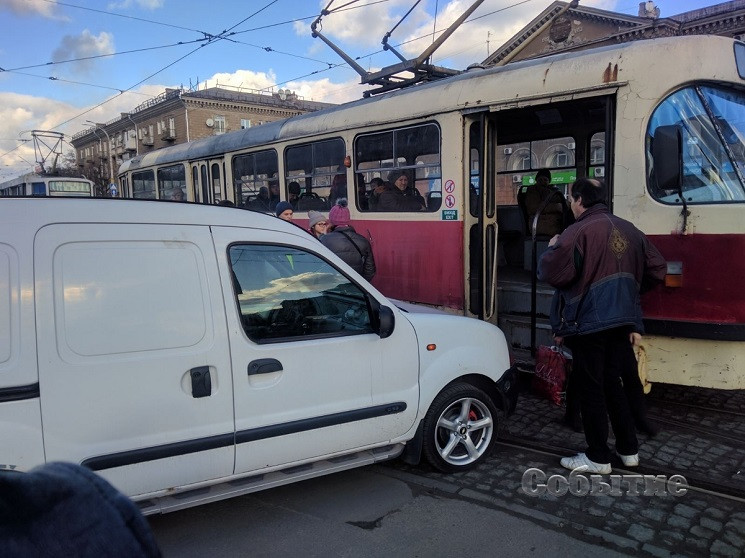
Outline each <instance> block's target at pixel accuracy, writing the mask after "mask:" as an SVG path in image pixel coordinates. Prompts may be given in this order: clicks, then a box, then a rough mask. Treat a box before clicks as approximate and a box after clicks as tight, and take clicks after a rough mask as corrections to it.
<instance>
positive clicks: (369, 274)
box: [320, 198, 375, 281]
mask: <svg viewBox="0 0 745 558" xmlns="http://www.w3.org/2000/svg"><path fill="white" fill-rule="evenodd" d="M349 221H350V215H349V208H348V207H347V200H346V198H339V199H338V200H336V205H335V206H334V207H332V208H331V211H329V222H330V223H331V225H333V227H334V229H333V230H332V231H331V232H330V233H328V234H325V235H323V236H322V237H321V238H320V240H321V244H323V245H324V246H325V247H326V248H328V249H329V250H331V251H332V252H333V253H334V254H336V255H337V256H339V257H340V258H341V259H342V260H344V262H345V263H346V264H348V265H349V266H350V267H351V268H352V269H354V270H355V271H356V272H357V273H359V274H360V275H362V277H364V278H365V279H367V280H368V281H371V280H372V278H373V277H375V258H374V257H373V252H372V247H371V246H370V242H369V241H368V240H367V239H366V238H365V237H364V236H362V235H361V234H358V233H357V231H355V230H354V227H352V226H351V225H350V224H349Z"/></svg>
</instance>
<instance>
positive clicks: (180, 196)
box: [171, 188, 186, 202]
mask: <svg viewBox="0 0 745 558" xmlns="http://www.w3.org/2000/svg"><path fill="white" fill-rule="evenodd" d="M171 200H172V201H180V202H182V201H186V194H185V193H184V191H183V190H182V189H181V188H174V189H173V192H171Z"/></svg>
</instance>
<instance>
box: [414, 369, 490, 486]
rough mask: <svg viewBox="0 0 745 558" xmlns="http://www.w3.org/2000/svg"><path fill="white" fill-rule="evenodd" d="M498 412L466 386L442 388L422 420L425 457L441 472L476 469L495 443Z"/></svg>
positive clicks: (454, 385) (472, 387)
mask: <svg viewBox="0 0 745 558" xmlns="http://www.w3.org/2000/svg"><path fill="white" fill-rule="evenodd" d="M496 417H497V410H496V408H495V406H494V403H493V402H492V400H491V399H490V398H489V396H488V395H487V394H486V393H484V392H483V391H482V390H480V389H478V388H476V387H474V386H471V385H470V384H466V383H459V384H453V385H451V386H449V387H447V388H446V389H444V390H443V391H442V392H441V393H440V394H439V395H438V396H437V397H436V398H435V400H434V401H433V402H432V406H431V407H430V409H429V411H428V412H427V416H426V417H425V419H424V454H425V456H426V457H427V460H428V461H429V462H430V463H431V464H432V466H434V467H435V468H437V469H439V470H440V471H443V472H455V471H463V470H466V469H470V468H471V467H475V466H476V465H477V464H478V463H480V462H481V461H482V460H483V459H484V458H485V457H486V456H487V455H488V454H489V452H490V450H491V448H492V446H493V445H494V441H495V440H496V430H497V428H496V427H497V418H496Z"/></svg>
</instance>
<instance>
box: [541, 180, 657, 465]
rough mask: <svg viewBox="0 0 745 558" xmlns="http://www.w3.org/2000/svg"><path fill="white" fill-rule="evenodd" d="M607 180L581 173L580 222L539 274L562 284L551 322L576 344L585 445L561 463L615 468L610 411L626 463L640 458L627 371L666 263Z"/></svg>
mask: <svg viewBox="0 0 745 558" xmlns="http://www.w3.org/2000/svg"><path fill="white" fill-rule="evenodd" d="M606 199H607V188H606V187H605V184H604V183H603V182H601V181H599V180H595V179H588V178H580V179H578V180H577V181H575V182H574V184H572V186H571V190H570V202H571V210H572V213H573V214H574V217H575V218H576V220H577V222H576V223H574V224H573V225H570V226H569V227H568V228H567V229H566V230H565V231H564V232H563V233H561V235H555V236H554V237H552V238H551V240H550V241H549V248H548V250H546V251H545V252H544V253H543V254H542V255H541V259H540V260H539V263H538V278H539V279H540V280H542V281H546V282H547V283H549V284H550V285H551V286H553V287H554V288H556V293H555V294H554V300H553V302H552V304H551V327H552V330H553V332H554V335H555V336H557V338H562V339H563V340H564V342H565V343H566V345H567V346H568V347H569V348H570V349H571V351H572V356H573V370H572V373H573V374H576V377H575V381H576V382H577V385H578V386H579V400H580V408H581V411H582V425H583V427H584V430H585V440H586V442H587V450H586V451H585V452H584V453H580V454H577V455H575V456H573V457H565V458H562V459H561V461H560V463H561V465H562V467H565V468H567V469H569V470H574V469H578V468H581V469H582V470H583V471H585V472H588V473H600V474H607V473H610V472H611V464H610V462H611V452H610V449H609V448H608V415H609V414H610V423H611V426H612V427H613V433H614V434H615V437H616V451H617V453H618V455H619V457H620V459H621V461H622V463H623V464H624V466H626V467H635V466H638V465H639V453H638V452H639V441H638V439H637V436H636V428H635V424H634V418H633V413H632V411H631V408H630V402H629V399H628V396H627V395H626V393H625V392H624V388H623V382H622V378H623V376H624V374H627V373H628V368H629V366H628V363H629V362H631V360H633V359H634V353H633V346H632V343H633V341H634V334H635V333H638V334H641V333H643V332H644V326H643V323H642V315H641V304H640V301H639V295H640V291H641V289H642V288H644V289H647V288H651V287H652V286H654V285H655V284H657V283H659V282H661V281H663V280H664V278H665V274H666V271H667V264H666V262H665V258H663V257H662V254H660V252H659V251H658V250H657V248H655V247H654V245H652V243H650V242H649V240H648V239H647V237H646V236H645V235H644V233H642V232H641V231H640V230H639V229H637V228H636V227H635V226H634V225H633V224H632V223H630V222H629V221H626V220H624V219H621V218H619V217H616V216H615V215H613V214H611V213H610V211H609V210H608V206H607V205H606Z"/></svg>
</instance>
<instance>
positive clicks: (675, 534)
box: [660, 525, 685, 542]
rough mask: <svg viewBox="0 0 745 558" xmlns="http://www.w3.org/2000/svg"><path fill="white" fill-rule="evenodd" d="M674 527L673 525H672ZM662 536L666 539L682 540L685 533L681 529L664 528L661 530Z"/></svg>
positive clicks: (672, 540) (671, 540)
mask: <svg viewBox="0 0 745 558" xmlns="http://www.w3.org/2000/svg"><path fill="white" fill-rule="evenodd" d="M670 526H671V527H672V525H670ZM660 538H661V539H662V540H664V541H670V542H680V541H682V540H683V539H684V538H685V535H684V534H683V533H681V532H680V531H670V530H667V529H666V530H662V531H660Z"/></svg>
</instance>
